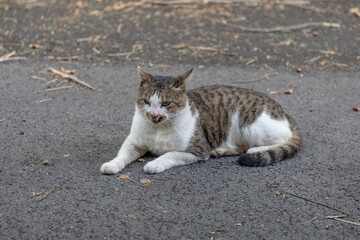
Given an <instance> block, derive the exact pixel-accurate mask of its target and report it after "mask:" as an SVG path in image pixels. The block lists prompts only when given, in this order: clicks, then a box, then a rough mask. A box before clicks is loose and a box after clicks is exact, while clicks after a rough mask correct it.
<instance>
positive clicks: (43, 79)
mask: <svg viewBox="0 0 360 240" xmlns="http://www.w3.org/2000/svg"><path fill="white" fill-rule="evenodd" d="M31 78H32V79H37V80H41V81H46V78H42V77H38V76H31Z"/></svg>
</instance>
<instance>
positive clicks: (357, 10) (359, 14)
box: [349, 8, 360, 17]
mask: <svg viewBox="0 0 360 240" xmlns="http://www.w3.org/2000/svg"><path fill="white" fill-rule="evenodd" d="M349 12H350V13H353V14H355V16H357V17H360V10H359V8H350V10H349Z"/></svg>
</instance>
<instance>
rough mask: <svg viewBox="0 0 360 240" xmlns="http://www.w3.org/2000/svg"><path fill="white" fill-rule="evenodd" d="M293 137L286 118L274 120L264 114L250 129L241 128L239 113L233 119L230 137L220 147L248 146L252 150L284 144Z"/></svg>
mask: <svg viewBox="0 0 360 240" xmlns="http://www.w3.org/2000/svg"><path fill="white" fill-rule="evenodd" d="M291 136H292V132H291V129H290V124H289V122H288V121H287V119H286V118H285V119H282V120H276V119H272V118H271V117H270V115H269V114H268V113H266V112H263V113H262V114H261V115H260V116H259V117H258V118H257V119H256V121H255V122H254V123H252V124H251V125H250V126H249V127H246V128H240V124H239V113H238V112H235V113H234V114H233V115H232V117H231V125H230V129H229V135H228V137H227V138H226V140H225V141H224V142H223V143H222V144H221V145H220V147H226V148H236V147H237V146H243V145H247V146H249V147H250V148H252V147H258V146H269V145H276V144H284V143H286V142H287V141H288V139H289V138H291ZM254 151H255V150H254Z"/></svg>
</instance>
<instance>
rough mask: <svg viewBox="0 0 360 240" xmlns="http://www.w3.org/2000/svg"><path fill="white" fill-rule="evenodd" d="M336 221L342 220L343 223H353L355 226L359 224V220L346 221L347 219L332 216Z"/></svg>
mask: <svg viewBox="0 0 360 240" xmlns="http://www.w3.org/2000/svg"><path fill="white" fill-rule="evenodd" d="M332 219H334V220H336V221H340V222H344V223H349V224H353V225H357V226H360V222H351V221H347V220H344V219H341V218H332Z"/></svg>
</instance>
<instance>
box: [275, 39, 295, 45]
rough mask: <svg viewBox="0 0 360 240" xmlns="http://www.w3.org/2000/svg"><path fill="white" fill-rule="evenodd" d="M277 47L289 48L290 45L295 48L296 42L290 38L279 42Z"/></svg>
mask: <svg viewBox="0 0 360 240" xmlns="http://www.w3.org/2000/svg"><path fill="white" fill-rule="evenodd" d="M277 45H278V46H290V45H293V46H296V45H297V44H296V42H295V41H294V40H292V39H291V38H289V39H287V40H285V41H280V42H279V43H278V44H277Z"/></svg>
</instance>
